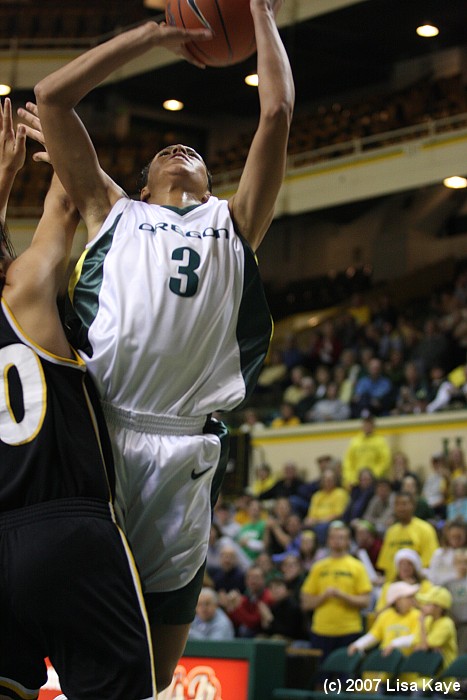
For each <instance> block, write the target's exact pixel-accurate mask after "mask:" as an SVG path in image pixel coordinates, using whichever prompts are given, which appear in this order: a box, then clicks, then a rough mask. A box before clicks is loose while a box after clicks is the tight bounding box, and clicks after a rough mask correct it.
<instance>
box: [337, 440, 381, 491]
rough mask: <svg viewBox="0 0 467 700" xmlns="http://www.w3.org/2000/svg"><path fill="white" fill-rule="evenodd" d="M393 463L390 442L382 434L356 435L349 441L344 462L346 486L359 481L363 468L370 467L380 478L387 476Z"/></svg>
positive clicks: (343, 475) (343, 473)
mask: <svg viewBox="0 0 467 700" xmlns="http://www.w3.org/2000/svg"><path fill="white" fill-rule="evenodd" d="M390 465H391V450H390V448H389V443H388V441H387V440H386V438H385V437H383V436H382V435H375V434H374V433H373V435H365V433H363V432H362V433H359V434H358V435H355V437H353V438H352V439H351V441H350V443H349V446H348V448H347V450H346V453H345V455H344V459H343V462H342V477H343V480H344V485H345V486H351V485H352V484H356V483H357V482H358V473H359V471H360V470H361V469H363V468H365V467H366V468H367V469H369V470H370V471H371V472H372V473H373V474H374V476H375V477H376V478H377V479H379V478H380V477H383V476H386V475H387V474H388V472H389V467H390Z"/></svg>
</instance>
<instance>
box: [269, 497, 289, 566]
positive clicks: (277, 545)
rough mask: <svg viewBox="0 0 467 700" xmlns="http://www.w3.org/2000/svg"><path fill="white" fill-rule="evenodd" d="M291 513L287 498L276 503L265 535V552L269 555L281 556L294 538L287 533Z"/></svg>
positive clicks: (279, 499) (282, 498) (278, 499)
mask: <svg viewBox="0 0 467 700" xmlns="http://www.w3.org/2000/svg"><path fill="white" fill-rule="evenodd" d="M291 512H292V507H291V505H290V501H289V499H288V498H286V497H285V496H281V497H280V498H277V499H276V500H275V501H274V503H273V506H272V511H271V513H270V515H269V517H268V518H267V520H266V527H265V529H264V535H263V542H264V551H265V552H266V553H267V554H269V555H271V556H272V555H273V554H280V553H281V552H283V551H284V549H285V548H286V547H287V545H288V544H289V543H290V541H291V539H292V537H291V536H290V534H289V533H288V532H287V520H288V517H289V515H290V514H291Z"/></svg>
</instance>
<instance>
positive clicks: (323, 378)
mask: <svg viewBox="0 0 467 700" xmlns="http://www.w3.org/2000/svg"><path fill="white" fill-rule="evenodd" d="M314 379H315V382H316V390H315V398H316V401H321V399H324V398H325V397H326V392H327V389H328V384H329V382H330V381H331V372H330V370H329V367H326V365H318V367H317V368H316V371H315V377H314Z"/></svg>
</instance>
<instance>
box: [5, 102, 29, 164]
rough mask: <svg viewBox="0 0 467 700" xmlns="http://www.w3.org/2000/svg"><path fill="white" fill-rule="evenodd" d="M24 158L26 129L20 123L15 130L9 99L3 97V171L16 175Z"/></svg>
mask: <svg viewBox="0 0 467 700" xmlns="http://www.w3.org/2000/svg"><path fill="white" fill-rule="evenodd" d="M25 159H26V129H25V128H24V126H23V125H22V124H20V125H19V126H18V128H17V130H16V133H15V129H14V126H13V114H12V109H11V100H10V98H9V97H6V98H5V101H4V102H3V105H2V104H1V102H0V166H1V168H2V169H3V170H4V171H8V172H10V173H12V174H13V175H16V173H17V172H18V170H21V168H22V167H23V165H24V161H25Z"/></svg>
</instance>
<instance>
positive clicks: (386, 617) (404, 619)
mask: <svg viewBox="0 0 467 700" xmlns="http://www.w3.org/2000/svg"><path fill="white" fill-rule="evenodd" d="M417 591H418V586H416V585H410V584H409V583H405V582H404V581H398V582H397V583H392V584H391V585H390V587H389V588H388V595H387V602H388V607H387V609H386V610H385V611H384V612H382V613H381V615H378V617H377V619H376V621H375V622H374V624H373V625H372V626H371V628H370V630H369V632H367V633H366V634H364V635H363V636H362V637H360V638H359V639H357V640H356V641H355V642H353V643H352V644H350V645H349V647H348V652H349V655H352V654H355V652H357V651H358V652H363V651H365V649H369V648H371V647H374V646H376V645H379V647H380V648H381V649H382V651H383V654H384V655H385V656H387V655H389V654H390V653H391V652H392V650H393V649H400V651H402V653H404V654H406V655H408V654H410V653H411V652H412V651H413V650H414V649H415V645H416V644H417V642H418V637H419V628H420V611H419V610H418V609H417V608H416V607H415V597H414V596H415V594H416V593H417Z"/></svg>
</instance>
